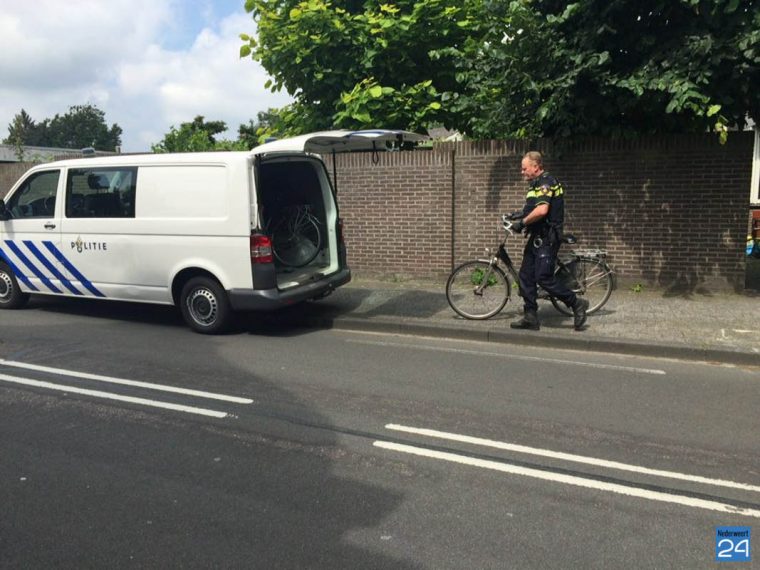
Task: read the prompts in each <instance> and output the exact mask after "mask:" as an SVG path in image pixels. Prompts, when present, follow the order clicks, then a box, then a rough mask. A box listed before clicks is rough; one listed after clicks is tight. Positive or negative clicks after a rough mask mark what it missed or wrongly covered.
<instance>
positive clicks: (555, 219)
mask: <svg viewBox="0 0 760 570" xmlns="http://www.w3.org/2000/svg"><path fill="white" fill-rule="evenodd" d="M522 176H523V178H524V179H525V180H527V181H528V182H529V183H530V186H529V188H528V195H527V196H526V198H525V206H524V207H523V210H522V212H519V213H518V215H519V218H520V219H517V220H516V221H515V222H513V223H512V229H513V230H514V231H516V232H518V233H519V232H522V231H523V230H526V231H527V233H528V243H527V244H526V246H525V251H524V252H523V261H522V265H521V266H520V291H521V293H522V297H523V303H524V305H525V311H524V315H523V317H522V319H520V320H519V321H515V322H513V323H511V324H510V327H512V328H513V329H530V330H535V331H537V330H538V329H539V328H540V324H539V322H538V303H537V302H536V300H537V295H538V291H537V285H540V286H541V287H542V288H543V289H544V290H545V291H546V292H547V293H549V294H550V295H551V296H552V297H555V298H556V299H559V300H560V301H562V302H563V303H565V305H567V306H568V307H569V308H571V309H572V311H573V324H574V326H575V330H577V331H578V330H582V329H583V325H584V324H585V323H586V309H588V301H587V300H586V299H583V298H581V297H578V296H576V294H575V293H573V292H572V291H571V290H570V289H568V288H567V287H565V286H564V285H563V284H562V283H560V282H559V281H558V280H557V278H556V277H555V276H554V268H555V265H556V262H557V251H558V250H559V246H560V240H561V239H562V224H563V222H564V218H565V197H564V193H565V192H564V190H563V189H562V185H561V184H560V183H559V181H558V180H557V179H556V178H555V177H554V176H552V175H551V174H549V173H548V172H545V171H544V166H543V157H542V156H541V153H540V152H528V153H526V154H525V156H524V157H523V159H522ZM513 217H514V216H513Z"/></svg>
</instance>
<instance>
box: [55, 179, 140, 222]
mask: <svg viewBox="0 0 760 570" xmlns="http://www.w3.org/2000/svg"><path fill="white" fill-rule="evenodd" d="M136 183H137V168H135V167H125V168H72V169H71V170H69V175H68V179H67V181H66V217H67V218H134V217H135V188H136Z"/></svg>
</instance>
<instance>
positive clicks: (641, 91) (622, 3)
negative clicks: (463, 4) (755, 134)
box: [447, 0, 760, 137]
mask: <svg viewBox="0 0 760 570" xmlns="http://www.w3.org/2000/svg"><path fill="white" fill-rule="evenodd" d="M485 6H486V8H487V9H486V10H485V11H484V13H483V18H481V19H480V20H479V22H478V30H477V34H476V35H479V36H480V37H481V38H482V39H481V40H480V41H479V42H478V43H474V42H470V43H468V44H466V45H465V46H462V47H459V48H451V49H449V50H448V51H447V55H449V56H452V55H453V56H454V57H455V58H456V62H457V63H456V66H457V71H458V74H459V75H458V77H459V79H460V86H459V89H458V90H455V91H454V92H453V93H452V94H451V95H452V98H454V99H455V101H456V102H455V107H456V109H457V110H458V111H459V112H460V116H462V117H464V118H466V124H465V125H464V126H463V127H464V128H463V130H465V131H466V132H469V133H472V134H473V135H475V136H487V137H509V136H550V137H551V136H571V135H583V134H589V135H605V136H609V135H612V136H626V135H636V134H642V133H656V132H694V131H704V130H706V129H708V128H715V129H717V130H719V131H720V132H721V134H722V135H723V136H725V129H726V126H733V127H739V128H741V127H742V126H743V125H744V124H745V121H746V119H747V118H754V119H757V118H758V117H760V113H759V112H760V91H758V89H757V87H756V86H757V85H758V84H760V3H758V2H757V1H755V0H753V1H749V2H740V1H739V0H647V1H642V2H632V1H627V0H584V1H580V2H574V3H569V4H568V3H567V2H559V1H558V0H533V1H529V0H520V1H513V2H509V3H499V2H493V3H487V4H486V5H485Z"/></svg>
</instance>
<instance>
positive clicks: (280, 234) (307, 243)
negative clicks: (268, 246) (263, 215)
mask: <svg viewBox="0 0 760 570" xmlns="http://www.w3.org/2000/svg"><path fill="white" fill-rule="evenodd" d="M273 219H274V218H273ZM271 222H272V219H270V220H269V222H268V223H267V230H268V232H269V233H270V235H271V237H272V253H273V254H274V257H275V258H276V259H277V260H278V261H279V262H280V263H281V264H282V265H287V266H289V267H303V266H304V265H308V264H309V263H311V262H312V261H313V260H314V259H315V258H316V257H317V255H319V251H320V249H321V248H322V232H321V231H320V229H319V225H320V223H319V220H318V219H317V217H316V216H315V215H314V214H312V213H311V207H310V206H309V205H308V204H294V205H291V206H287V207H285V208H283V209H282V210H281V211H280V215H279V216H278V217H277V218H276V221H275V223H274V225H272V227H271V229H270V228H269V226H270V224H271Z"/></svg>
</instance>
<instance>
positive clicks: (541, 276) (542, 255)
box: [519, 238, 576, 312]
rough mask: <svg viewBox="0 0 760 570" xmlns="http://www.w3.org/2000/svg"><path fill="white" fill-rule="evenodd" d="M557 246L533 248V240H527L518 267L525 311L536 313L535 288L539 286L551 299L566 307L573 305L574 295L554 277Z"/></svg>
mask: <svg viewBox="0 0 760 570" xmlns="http://www.w3.org/2000/svg"><path fill="white" fill-rule="evenodd" d="M558 250H559V244H556V245H542V246H541V247H535V246H534V245H533V238H530V239H529V240H528V245H526V246H525V251H524V252H523V261H522V265H521V266H520V275H519V276H520V291H521V292H522V296H523V303H524V305H525V310H526V311H533V312H535V311H537V310H538V303H537V302H536V300H537V295H538V291H537V287H536V285H537V284H538V285H540V286H541V287H543V289H544V290H545V291H546V292H547V293H549V295H551V296H552V297H555V298H557V299H559V300H560V301H562V302H563V303H565V305H567V306H568V307H573V306H574V305H575V300H576V297H575V293H573V292H572V291H571V290H570V289H568V288H567V287H565V286H564V285H563V284H562V283H560V282H559V281H558V280H557V278H556V277H555V276H554V268H555V265H556V260H557V251H558Z"/></svg>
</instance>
